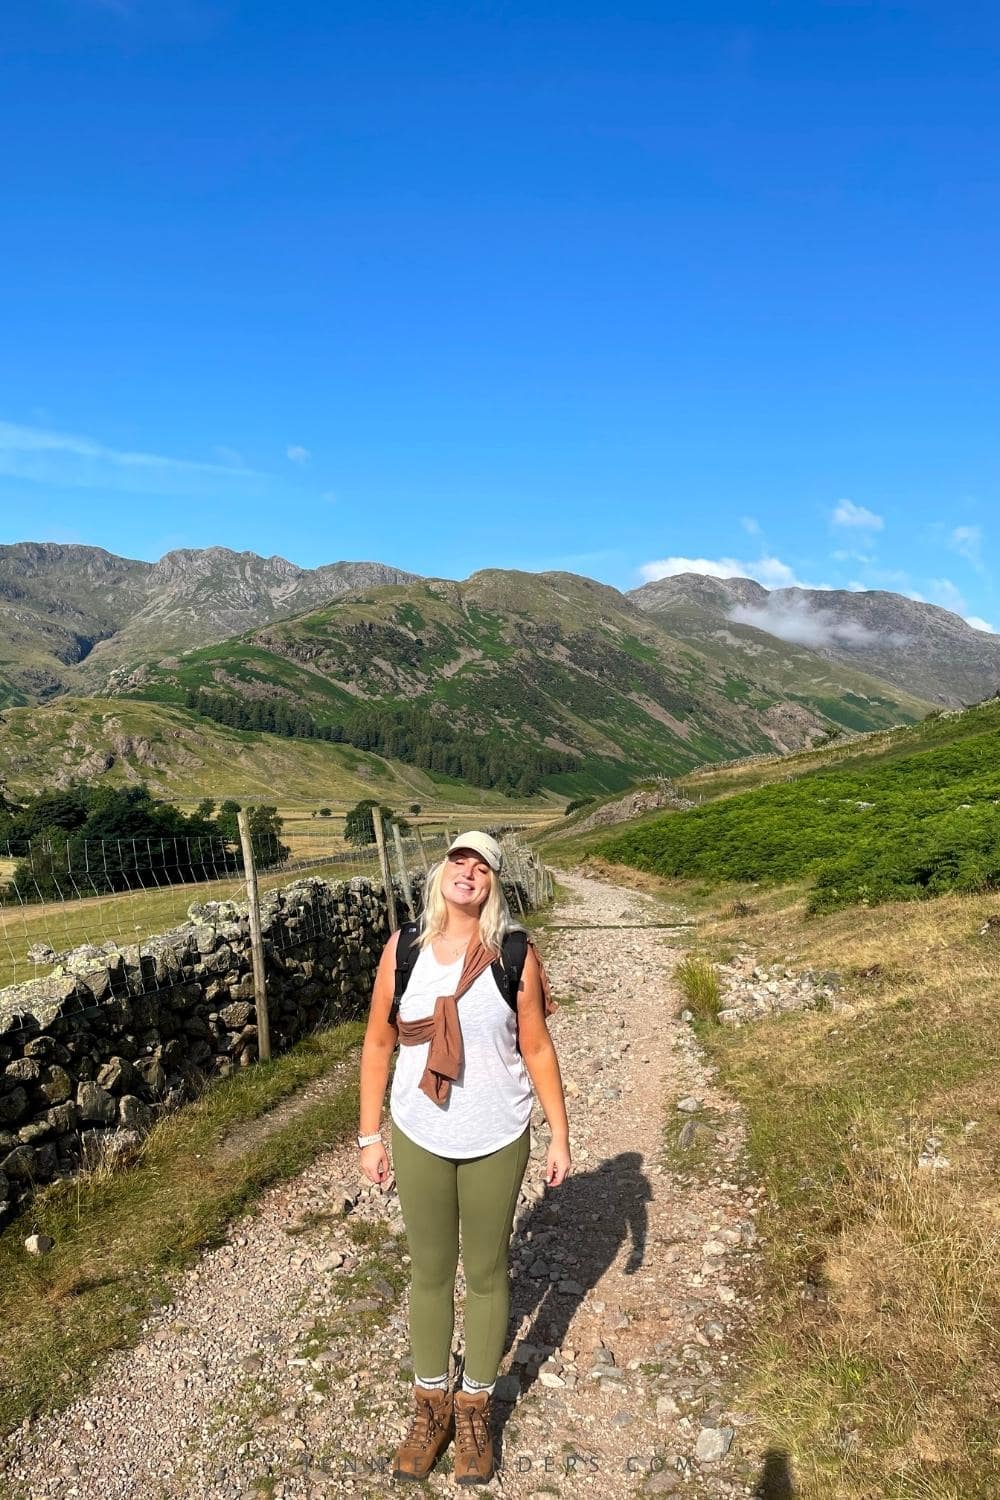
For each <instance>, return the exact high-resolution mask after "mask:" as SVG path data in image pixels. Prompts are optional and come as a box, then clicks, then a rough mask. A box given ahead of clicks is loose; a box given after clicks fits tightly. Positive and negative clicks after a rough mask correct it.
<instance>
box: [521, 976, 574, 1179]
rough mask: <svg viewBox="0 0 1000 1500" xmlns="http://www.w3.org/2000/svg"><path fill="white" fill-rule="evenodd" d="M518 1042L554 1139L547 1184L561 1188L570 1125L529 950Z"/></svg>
mask: <svg viewBox="0 0 1000 1500" xmlns="http://www.w3.org/2000/svg"><path fill="white" fill-rule="evenodd" d="M517 1039H518V1045H519V1047H520V1049H521V1056H522V1058H523V1059H524V1066H525V1067H526V1068H527V1070H528V1076H529V1077H530V1079H531V1082H532V1084H533V1086H534V1090H535V1093H536V1094H537V1095H538V1101H539V1103H540V1104H541V1106H542V1109H543V1110H544V1112H545V1118H546V1120H547V1121H548V1126H549V1130H550V1132H551V1136H552V1139H551V1141H550V1142H549V1150H548V1157H547V1161H546V1168H545V1181H546V1183H548V1185H549V1186H550V1187H558V1186H559V1184H560V1183H561V1182H562V1181H563V1179H564V1178H565V1177H566V1174H567V1173H568V1172H569V1169H570V1153H569V1121H568V1120H567V1118H566V1099H565V1096H564V1094H563V1086H562V1077H561V1075H560V1072H559V1059H558V1058H557V1057H556V1049H555V1047H554V1046H553V1045H552V1038H551V1036H550V1035H549V1028H548V1027H547V1026H546V1024H545V1009H544V1006H543V1004H542V984H541V980H540V978H539V974H538V960H537V959H536V958H535V955H534V952H533V950H532V949H531V948H530V947H529V949H528V955H527V958H526V959H525V963H524V973H523V974H522V976H521V988H520V991H519V993H518V997H517Z"/></svg>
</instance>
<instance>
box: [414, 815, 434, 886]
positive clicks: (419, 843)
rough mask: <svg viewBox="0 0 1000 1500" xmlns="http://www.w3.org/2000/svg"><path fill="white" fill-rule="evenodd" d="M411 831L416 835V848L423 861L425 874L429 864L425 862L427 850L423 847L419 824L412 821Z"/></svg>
mask: <svg viewBox="0 0 1000 1500" xmlns="http://www.w3.org/2000/svg"><path fill="white" fill-rule="evenodd" d="M413 832H414V833H415V834H416V835H417V848H418V849H419V850H420V858H421V861H422V862H423V866H424V874H425V875H426V874H427V871H428V869H429V868H430V866H429V865H428V863H427V850H426V849H425V848H424V841H423V839H422V837H421V835H420V825H419V824H418V823H414V825H413Z"/></svg>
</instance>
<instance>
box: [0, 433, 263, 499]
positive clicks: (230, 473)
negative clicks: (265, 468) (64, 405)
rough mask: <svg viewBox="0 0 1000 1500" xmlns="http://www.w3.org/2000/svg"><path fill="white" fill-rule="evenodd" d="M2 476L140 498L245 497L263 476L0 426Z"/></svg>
mask: <svg viewBox="0 0 1000 1500" xmlns="http://www.w3.org/2000/svg"><path fill="white" fill-rule="evenodd" d="M0 474H6V475H8V476H10V477H11V478H14V479H28V480H33V481H35V482H36V483H38V484H49V485H61V486H65V487H67V488H71V489H114V490H127V491H131V492H133V493H139V494H165V495H179V494H184V495H188V496H190V495H192V494H206V495H207V494H218V493H219V492H220V490H221V489H223V488H225V489H226V490H227V491H228V492H229V493H232V494H235V493H237V492H238V493H241V494H245V493H246V492H247V490H248V488H251V489H254V490H257V489H259V487H260V482H261V481H264V480H266V478H267V476H266V475H264V474H259V473H256V472H255V471H254V470H253V469H247V468H244V467H242V466H236V465H233V464H227V463H199V462H196V461H194V460H192V459H186V458H170V457H168V456H167V455H165V454H162V453H143V452H134V451H131V450H128V449H121V448H109V447H108V446H107V445H106V444H104V443H99V442H97V441H95V439H93V438H88V437H80V436H79V435H77V434H75V433H68V432H53V431H52V430H50V429H49V428H45V427H25V426H21V425H19V424H18V423H16V422H0Z"/></svg>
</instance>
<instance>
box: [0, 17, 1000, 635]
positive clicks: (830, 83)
mask: <svg viewBox="0 0 1000 1500" xmlns="http://www.w3.org/2000/svg"><path fill="white" fill-rule="evenodd" d="M998 64H1000V17H998V14H997V12H996V10H995V8H994V7H991V6H987V5H966V4H962V3H958V4H952V5H948V6H946V5H944V4H941V3H940V0H928V3H925V4H906V3H898V4H897V3H885V4H882V3H863V0H842V3H828V4H822V3H819V4H808V5H807V4H791V3H781V0H774V3H743V4H739V3H732V4H716V3H712V0H701V3H698V4H694V3H690V4H673V3H670V0H657V3H650V4H640V3H637V0H619V3H616V4H614V5H611V4H597V3H591V0H574V3H573V4H569V3H566V4H556V3H548V4H544V3H539V4H523V3H516V0H509V3H507V0H467V3H464V4H459V3H445V0H440V3H432V4H426V3H421V0H407V3H405V4H404V3H397V0H380V3H379V4H377V5H371V4H354V3H351V4H343V3H338V0H281V3H278V0H7V3H6V4H5V6H4V14H3V18H2V20H0V78H2V97H3V100H4V106H3V110H2V112H0V147H2V159H3V161H4V210H5V211H4V216H3V225H2V228H0V306H2V309H3V328H4V351H5V356H6V357H5V358H4V359H3V361H2V362H0V540H4V541H13V540H18V539H23V538H29V537H30V538H42V539H46V538H48V539H58V540H77V541H83V542H89V543H94V544H97V545H100V546H104V547H107V548H109V549H110V550H112V551H115V552H119V553H123V554H126V555H130V556H137V557H148V558H154V557H157V556H159V555H160V554H161V553H162V552H164V551H166V550H168V549H169V548H171V547H177V546H205V545H210V544H214V543H218V544H223V545H227V546H231V547H235V548H251V549H253V550H255V551H258V552H262V553H265V554H269V553H280V554H282V555H284V556H286V557H290V558H292V559H293V560H294V561H296V562H298V563H301V564H303V565H314V564H317V563H320V562H328V561H333V560H335V559H338V558H377V559H380V560H384V561H386V562H392V563H396V564H398V565H400V566H405V567H410V568H413V569H414V570H416V571H418V572H421V573H427V574H434V575H443V576H449V577H463V576H465V575H466V574H468V573H469V572H471V571H473V570H474V569H476V568H480V567H487V566H500V567H524V568H529V569H545V568H567V569H570V570H573V571H577V572H582V573H587V574H589V575H591V576H593V577H597V578H601V579H604V580H605V581H607V582H609V583H613V584H615V585H616V586H618V587H620V588H630V587H634V586H635V585H636V584H637V583H640V582H642V581H643V580H644V579H645V578H648V577H653V576H658V575H659V574H660V573H663V572H666V571H671V570H679V569H681V568H683V567H686V566H688V565H691V566H693V567H695V568H696V569H697V570H699V571H712V570H716V571H740V572H746V573H749V574H751V575H752V576H754V577H757V578H759V579H760V580H761V581H762V582H764V583H765V584H768V585H769V586H773V585H781V584H784V583H791V582H803V583H806V584H811V585H820V586H830V587H867V588H892V589H898V590H900V591H902V592H907V593H913V594H916V595H918V596H919V597H922V598H924V599H927V600H931V601H933V602H936V603H941V604H944V605H946V606H947V607H948V608H952V609H955V610H956V611H958V612H959V613H961V614H964V615H966V616H967V617H970V618H972V619H974V620H976V622H977V623H979V624H980V625H985V624H986V623H987V622H992V623H993V624H997V625H1000V607H998V604H997V600H996V598H995V593H994V583H993V575H994V571H995V569H994V562H995V558H996V555H997V553H996V549H997V536H996V531H997V528H996V524H995V521H994V511H995V507H996V501H997V496H998V489H1000V439H998V430H997V421H996V416H997V411H996V408H997V393H998V380H997V376H998V374H1000V371H998V364H1000V340H998V337H997V335H998V332H1000V318H998V312H1000V278H998V277H997V275H996V266H997V264H998V263H1000V253H998V252H1000V244H998V241H1000V187H998V173H997V165H996V164H997V159H998V158H997V153H998V149H1000V114H998V111H1000V106H998V103H997V100H998V82H1000V76H998V75H1000V67H998Z"/></svg>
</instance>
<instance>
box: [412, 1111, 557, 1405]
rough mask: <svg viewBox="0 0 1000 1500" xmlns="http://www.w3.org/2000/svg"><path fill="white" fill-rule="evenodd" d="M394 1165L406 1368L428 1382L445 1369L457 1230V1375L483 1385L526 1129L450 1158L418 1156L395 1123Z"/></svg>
mask: <svg viewBox="0 0 1000 1500" xmlns="http://www.w3.org/2000/svg"><path fill="white" fill-rule="evenodd" d="M392 1160H393V1168H394V1170H395V1174H396V1185H397V1187H398V1189H399V1202H400V1206H401V1208H402V1210H403V1220H404V1222H405V1224H406V1237H407V1239H408V1241H409V1250H410V1271H411V1284H410V1343H411V1347H412V1350H413V1372H414V1374H415V1375H416V1376H417V1378H418V1379H419V1377H420V1376H424V1377H425V1378H427V1379H433V1378H434V1377H435V1376H438V1375H441V1374H443V1373H446V1372H447V1370H448V1356H449V1354H450V1353H451V1339H452V1334H453V1332H454V1328H455V1271H456V1269H457V1267H458V1237H459V1226H460V1225H461V1231H462V1264H463V1265H464V1267H465V1287H466V1297H465V1373H466V1374H467V1375H468V1376H469V1379H470V1380H476V1381H479V1382H481V1383H483V1384H485V1385H489V1384H490V1382H491V1381H493V1380H495V1379H496V1373H497V1368H498V1366H499V1364H500V1357H501V1355H502V1354H503V1346H504V1340H505V1338H506V1335H507V1319H508V1316H509V1314H510V1286H509V1283H508V1280H507V1257H508V1252H509V1249H510V1232H511V1227H512V1225H513V1222H514V1209H515V1208H516V1206H517V1195H518V1192H519V1191H520V1187H521V1179H522V1178H523V1177H524V1171H525V1168H526V1166H527V1165H528V1127H527V1125H526V1126H525V1127H524V1130H523V1132H522V1134H521V1135H519V1136H518V1138H517V1140H515V1141H511V1143H510V1145H508V1146H501V1147H500V1150H499V1151H491V1152H489V1153H488V1154H487V1155H486V1156H473V1157H467V1158H464V1159H461V1160H456V1159H455V1158H453V1157H449V1156H436V1155H435V1154H434V1152H432V1151H425V1150H424V1148H423V1146H418V1145H417V1144H416V1142H415V1141H411V1140H410V1137H409V1136H408V1135H405V1134H404V1133H403V1131H402V1130H400V1128H399V1126H398V1125H397V1124H396V1123H395V1121H394V1122H393V1126H392Z"/></svg>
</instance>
